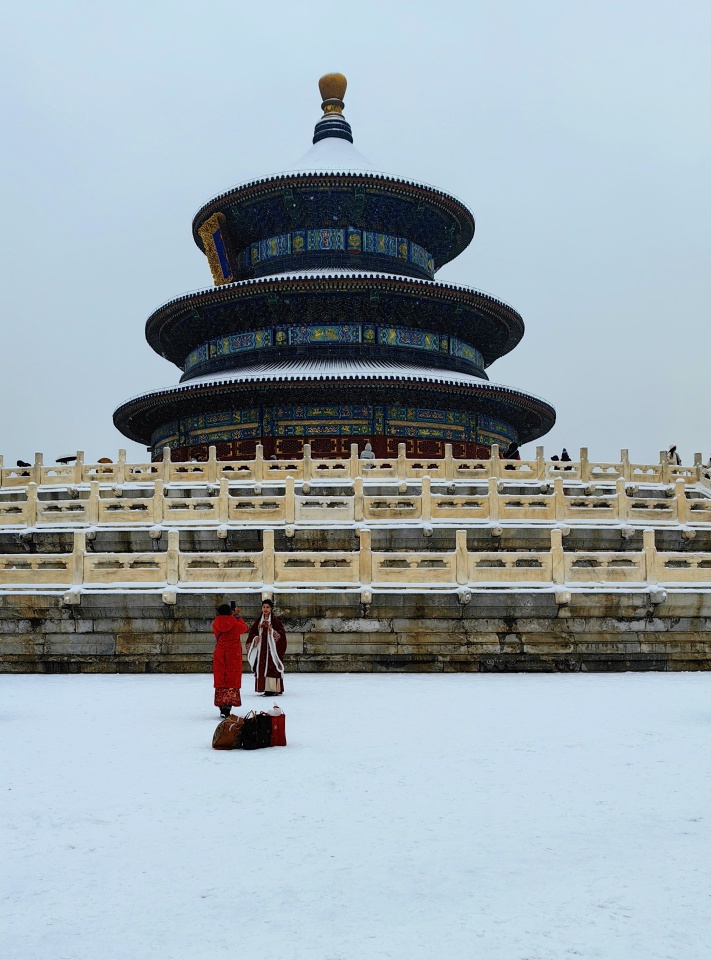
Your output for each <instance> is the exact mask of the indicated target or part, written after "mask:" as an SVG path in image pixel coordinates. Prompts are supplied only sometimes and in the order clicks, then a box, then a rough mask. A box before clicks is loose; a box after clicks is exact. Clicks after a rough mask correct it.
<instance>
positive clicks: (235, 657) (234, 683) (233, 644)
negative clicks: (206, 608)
mask: <svg viewBox="0 0 711 960" xmlns="http://www.w3.org/2000/svg"><path fill="white" fill-rule="evenodd" d="M248 630H249V627H248V626H247V624H246V623H245V622H244V620H243V619H242V618H241V617H233V616H232V615H231V614H230V616H222V615H219V616H217V617H215V619H214V620H213V621H212V631H213V633H214V634H215V639H216V640H217V643H216V644H215V652H214V654H213V657H212V676H213V680H214V684H213V685H214V686H215V687H232V688H234V689H235V690H239V688H240V687H241V686H242V644H241V643H240V639H239V638H240V636H241V635H242V634H243V633H247V631H248Z"/></svg>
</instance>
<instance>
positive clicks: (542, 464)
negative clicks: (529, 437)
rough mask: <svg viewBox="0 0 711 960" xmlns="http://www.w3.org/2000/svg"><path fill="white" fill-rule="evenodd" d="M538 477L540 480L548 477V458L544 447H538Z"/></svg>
mask: <svg viewBox="0 0 711 960" xmlns="http://www.w3.org/2000/svg"><path fill="white" fill-rule="evenodd" d="M536 477H537V478H538V479H539V480H545V477H546V458H545V455H544V450H543V447H536Z"/></svg>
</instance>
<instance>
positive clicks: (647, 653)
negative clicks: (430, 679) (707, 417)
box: [0, 590, 711, 673]
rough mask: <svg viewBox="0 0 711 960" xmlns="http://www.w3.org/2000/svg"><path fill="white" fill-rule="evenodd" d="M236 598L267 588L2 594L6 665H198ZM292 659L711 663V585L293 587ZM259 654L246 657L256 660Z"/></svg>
mask: <svg viewBox="0 0 711 960" xmlns="http://www.w3.org/2000/svg"><path fill="white" fill-rule="evenodd" d="M228 599H235V600H236V601H237V605H238V606H239V607H241V609H242V615H243V616H244V617H245V619H246V620H248V621H250V620H251V618H253V617H256V616H257V614H258V611H259V595H258V594H256V593H250V594H242V595H240V594H230V595H222V594H207V593H195V594H190V593H179V594H178V596H177V602H176V603H175V604H166V603H164V602H163V600H162V598H161V595H160V594H150V593H148V594H138V593H131V594H118V593H107V594H84V595H83V596H82V597H81V603H80V604H77V605H71V606H66V605H64V604H63V603H62V599H61V596H60V595H58V594H53V595H48V594H44V595H42V594H34V595H18V594H16V595H13V596H5V597H2V598H0V672H4V673H194V672H198V673H199V672H207V671H209V670H210V669H211V662H212V650H213V645H214V644H213V638H212V633H211V630H210V624H211V622H212V618H213V616H214V611H215V607H216V605H217V604H218V603H221V602H224V601H225V600H228ZM275 600H276V609H277V612H278V613H279V615H280V616H281V617H282V618H283V620H284V622H285V624H286V628H287V634H288V637H289V652H288V655H287V670H288V671H291V672H299V671H300V672H384V671H405V672H413V673H422V672H454V671H470V672H521V671H523V672H557V671H559V672H569V671H577V670H588V671H622V670H706V669H711V594H710V593H708V592H707V593H704V592H700V591H688V590H683V591H676V592H675V591H667V599H666V600H665V601H664V602H663V603H661V604H658V605H656V606H651V605H650V600H649V593H648V592H609V593H598V592H595V593H592V592H588V593H571V596H570V603H569V604H568V605H566V606H562V607H561V606H558V604H557V603H556V596H555V594H554V593H550V592H527V593H526V592H514V591H495V590H492V591H487V592H480V593H476V592H474V593H473V594H472V599H471V602H469V603H467V604H465V605H462V604H461V603H460V601H459V599H458V597H457V595H456V594H455V593H452V594H433V593H428V594H419V595H417V594H404V593H388V594H386V593H382V594H377V593H376V594H375V595H374V596H373V599H372V602H371V603H370V604H369V605H368V606H367V607H364V606H363V605H362V603H361V599H360V594H359V593H355V592H353V593H348V592H341V593H338V594H329V595H325V594H323V593H321V594H318V593H311V592H309V593H306V592H293V593H285V594H279V595H277V597H276V598H275ZM245 666H246V664H245Z"/></svg>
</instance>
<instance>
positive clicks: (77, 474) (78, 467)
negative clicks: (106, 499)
mask: <svg viewBox="0 0 711 960" xmlns="http://www.w3.org/2000/svg"><path fill="white" fill-rule="evenodd" d="M83 479H84V451H83V450H77V458H76V460H75V461H74V483H81V482H82V480H83Z"/></svg>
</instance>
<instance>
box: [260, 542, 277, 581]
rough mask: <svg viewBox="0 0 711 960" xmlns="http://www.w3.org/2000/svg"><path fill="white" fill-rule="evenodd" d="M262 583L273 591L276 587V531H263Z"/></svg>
mask: <svg viewBox="0 0 711 960" xmlns="http://www.w3.org/2000/svg"><path fill="white" fill-rule="evenodd" d="M262 582H263V583H264V586H265V587H267V588H269V589H271V588H272V587H273V586H274V531H273V530H263V531H262Z"/></svg>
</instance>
